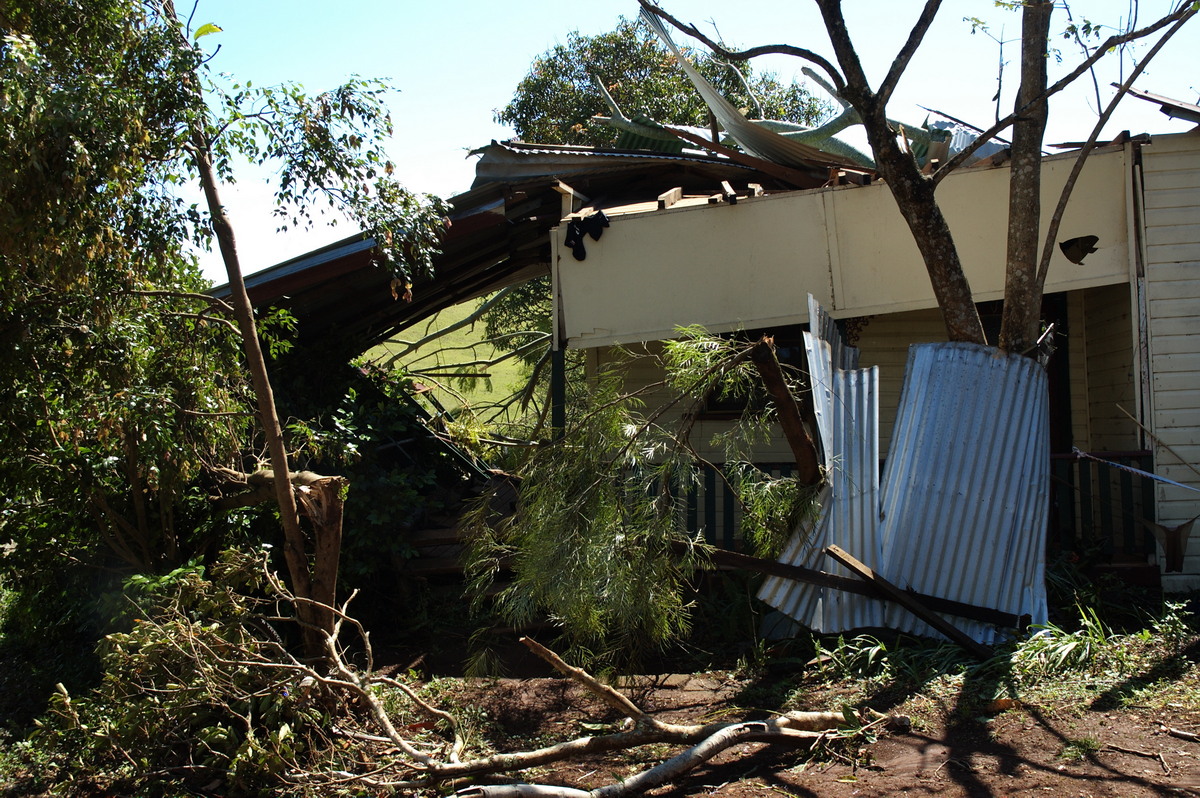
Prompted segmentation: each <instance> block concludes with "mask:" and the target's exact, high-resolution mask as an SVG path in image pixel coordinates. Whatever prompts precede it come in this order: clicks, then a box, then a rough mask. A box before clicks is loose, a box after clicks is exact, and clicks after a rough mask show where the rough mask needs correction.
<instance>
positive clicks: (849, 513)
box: [758, 297, 885, 632]
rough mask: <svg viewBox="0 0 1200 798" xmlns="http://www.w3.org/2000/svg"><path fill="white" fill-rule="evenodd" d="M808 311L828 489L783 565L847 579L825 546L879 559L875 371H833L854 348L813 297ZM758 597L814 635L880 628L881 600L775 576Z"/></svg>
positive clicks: (850, 359)
mask: <svg viewBox="0 0 1200 798" xmlns="http://www.w3.org/2000/svg"><path fill="white" fill-rule="evenodd" d="M809 306H810V314H809V320H810V321H809V327H810V328H812V329H813V330H814V331H816V332H815V333H811V332H810V333H805V334H804V344H805V350H806V352H807V355H808V363H809V380H810V384H811V386H812V394H813V410H814V413H815V415H816V417H817V434H818V438H819V439H820V442H821V451H822V460H823V462H822V465H824V467H825V470H826V473H827V485H826V488H825V491H824V493H823V495H822V498H821V513H820V515H819V516H818V519H817V521H816V524H815V526H814V527H813V528H811V529H808V528H805V529H801V530H798V531H797V533H796V534H795V535H794V536H793V537H792V540H791V542H790V543H789V544H788V548H787V550H786V551H785V552H784V554H783V556H782V557H781V560H782V561H783V562H787V563H792V564H795V565H803V566H805V567H807V568H814V569H818V570H823V571H829V572H830V573H837V574H840V575H843V576H851V574H850V572H849V571H848V570H846V569H844V568H843V567H842V566H840V565H837V564H835V563H833V562H832V561H831V560H829V558H828V557H826V556H825V554H824V549H825V547H826V546H829V545H831V544H833V545H837V546H841V547H842V548H843V549H846V550H847V551H850V552H856V555H855V556H857V557H859V559H862V560H864V561H865V562H867V563H868V564H872V565H873V564H876V563H878V562H880V559H881V554H882V538H881V537H880V534H879V435H878V428H879V369H878V367H875V366H872V367H871V368H867V369H844V368H838V367H835V365H834V363H835V360H836V361H837V362H840V363H842V364H847V365H848V364H851V363H857V361H858V350H857V349H854V348H853V347H847V346H845V345H844V343H843V342H842V340H841V335H840V333H838V330H837V327H836V325H835V324H834V323H833V320H832V319H831V318H830V317H829V316H828V314H826V313H825V311H824V309H822V308H821V307H820V306H819V305H817V303H816V302H815V301H814V300H813V299H812V297H809ZM830 339H832V340H830ZM835 353H836V354H835ZM758 596H759V598H761V599H762V600H763V601H765V602H767V603H768V604H770V605H772V606H774V607H776V608H778V609H779V610H781V611H782V612H784V613H785V614H786V615H788V616H790V617H791V618H793V619H795V620H797V621H800V622H801V623H803V624H805V625H806V626H808V627H809V628H811V629H814V630H816V631H819V632H836V631H840V630H843V629H854V628H858V627H863V626H879V625H880V624H881V623H882V621H883V617H884V611H885V607H884V605H883V603H882V602H880V601H877V600H875V599H870V598H867V597H866V596H861V595H858V594H856V593H844V592H842V591H838V590H822V589H818V588H815V587H813V586H812V585H807V584H803V583H800V582H795V581H792V580H790V579H781V578H779V577H768V578H767V579H766V580H765V581H764V582H763V585H762V588H761V589H760V590H759V594H758Z"/></svg>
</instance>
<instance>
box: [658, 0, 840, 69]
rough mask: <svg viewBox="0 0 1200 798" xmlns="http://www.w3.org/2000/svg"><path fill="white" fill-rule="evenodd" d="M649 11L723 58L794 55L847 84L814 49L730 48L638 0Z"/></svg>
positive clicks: (738, 59) (736, 59) (787, 47)
mask: <svg viewBox="0 0 1200 798" xmlns="http://www.w3.org/2000/svg"><path fill="white" fill-rule="evenodd" d="M638 2H639V3H641V6H642V8H644V9H645V10H646V11H647V12H648V13H650V14H654V15H655V16H657V17H661V18H662V19H664V20H666V21H667V22H668V23H670V24H671V25H673V26H674V27H675V28H676V29H678V30H679V31H681V32H683V33H686V34H687V35H688V36H691V37H692V38H694V39H696V40H697V41H699V42H701V43H703V44H704V46H705V47H707V48H708V49H710V50H712V51H713V52H714V53H716V54H717V55H719V56H720V57H721V58H727V59H729V60H730V61H748V60H750V59H751V58H755V57H757V56H760V55H792V56H795V57H797V58H803V59H804V60H805V61H808V62H810V63H813V64H816V65H817V66H819V67H820V68H821V69H823V70H824V71H825V74H827V75H828V76H829V79H830V80H831V81H832V82H833V85H834V86H835V87H837V89H838V90H839V91H840V90H841V89H842V87H843V86H845V83H846V81H845V80H844V79H843V78H842V76H841V75H840V74H839V73H838V71H837V70H836V69H835V68H834V66H833V64H831V63H829V61H827V60H826V59H824V58H822V57H821V56H819V55H817V54H816V53H814V52H813V51H812V50H806V49H805V48H803V47H795V46H793V45H790V44H766V45H762V46H760V47H751V48H750V49H749V50H728V49H726V48H725V47H723V46H722V45H721V44H719V43H717V42H715V41H713V40H712V39H711V38H709V37H708V36H705V35H704V34H703V33H701V32H700V30H699V29H698V28H697V27H696V26H695V25H687V24H685V23H683V22H680V21H679V20H678V19H676V18H675V17H673V16H671V15H670V14H668V13H667V12H666V11H663V10H662V9H661V8H659V7H658V6H656V5H654V4H653V3H652V2H650V0H638Z"/></svg>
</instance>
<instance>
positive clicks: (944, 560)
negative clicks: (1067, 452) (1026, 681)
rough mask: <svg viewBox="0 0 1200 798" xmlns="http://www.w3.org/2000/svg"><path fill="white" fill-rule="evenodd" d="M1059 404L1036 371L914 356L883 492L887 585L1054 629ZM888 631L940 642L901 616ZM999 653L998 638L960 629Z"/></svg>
mask: <svg viewBox="0 0 1200 798" xmlns="http://www.w3.org/2000/svg"><path fill="white" fill-rule="evenodd" d="M1047 397H1048V393H1047V388H1046V374H1045V371H1044V370H1043V369H1042V368H1041V366H1039V365H1038V364H1037V363H1036V362H1035V361H1033V360H1030V359H1029V358H1023V357H1020V356H1017V355H1005V354H1003V353H1000V352H999V351H998V350H996V349H994V348H991V347H983V346H977V345H974V344H964V343H948V344H921V345H914V346H913V347H911V348H910V349H909V360H908V367H907V370H906V373H905V378H904V388H903V392H902V394H901V398H900V408H899V411H898V413H897V417H896V424H895V427H894V430H893V433H892V441H891V445H890V452H891V455H890V456H889V457H888V461H887V465H886V469H885V473H884V478H883V491H882V505H881V511H882V516H883V521H882V530H881V532H882V540H883V564H882V566H881V567H880V569H879V570H880V573H881V574H882V575H884V576H885V577H886V578H888V579H889V580H891V581H893V582H895V583H896V584H899V585H900V586H901V587H911V588H913V589H914V590H917V591H919V592H922V593H927V594H930V595H935V596H941V597H943V598H949V599H955V600H957V601H963V602H966V603H968V604H973V605H976V606H980V607H991V608H994V609H999V610H1004V611H1007V612H1011V613H1015V614H1017V615H1022V614H1029V615H1031V616H1032V617H1033V621H1034V623H1044V622H1045V619H1046V595H1045V583H1044V579H1043V577H1044V568H1045V560H1044V550H1045V531H1046V512H1047V503H1048V489H1049V434H1048V398H1047ZM886 620H887V625H888V626H889V627H892V628H896V629H900V630H902V631H911V632H914V633H920V634H933V632H932V630H931V629H930V628H929V627H928V626H927V625H926V624H924V623H923V622H921V621H919V620H917V619H916V618H915V617H914V616H912V615H910V614H909V613H908V612H906V611H905V610H903V609H901V608H899V607H894V606H893V607H889V608H888V612H887V618H886ZM953 620H954V622H955V623H956V624H957V625H959V626H960V628H962V629H963V631H965V632H966V633H967V634H969V635H971V636H972V637H974V638H975V639H977V640H980V641H981V642H993V641H994V640H995V639H996V637H997V633H996V630H994V629H992V628H991V627H988V626H986V625H985V624H980V623H969V622H966V621H963V620H962V619H953Z"/></svg>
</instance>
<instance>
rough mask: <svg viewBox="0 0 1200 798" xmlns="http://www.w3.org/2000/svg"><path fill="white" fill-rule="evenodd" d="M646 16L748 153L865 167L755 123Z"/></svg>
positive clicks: (798, 163)
mask: <svg viewBox="0 0 1200 798" xmlns="http://www.w3.org/2000/svg"><path fill="white" fill-rule="evenodd" d="M642 19H644V20H645V21H646V23H647V24H648V25H649V26H650V27H651V29H653V30H654V32H655V33H657V34H658V37H659V38H660V39H662V40H663V43H664V44H666V45H667V47H668V48H670V50H671V52H672V53H674V54H675V58H676V60H677V62H678V63H679V66H681V67H682V68H683V71H684V72H686V73H687V76H688V79H689V80H691V81H692V85H693V86H695V87H696V91H698V92H700V96H701V97H703V98H704V102H705V103H706V104H707V105H708V107H709V109H711V110H712V112H713V116H715V117H716V118H717V121H718V122H719V123H720V124H721V127H722V128H724V129H725V132H726V133H728V134H729V135H730V136H732V137H733V140H734V141H736V142H737V143H738V144H739V145H740V146H741V148H742V149H743V150H745V151H746V152H747V153H749V154H750V155H753V156H755V157H757V158H762V159H763V160H767V161H771V162H773V163H777V164H783V165H784V166H792V167H807V166H812V165H814V164H827V165H830V166H849V167H853V168H861V165H860V164H858V163H857V162H855V161H852V160H850V159H848V158H840V157H838V156H836V155H831V154H830V153H827V152H823V151H821V150H819V149H817V148H816V147H810V146H809V145H807V144H804V143H802V142H799V141H793V140H792V139H789V138H787V137H785V136H781V135H779V134H778V133H774V132H772V131H770V130H768V129H766V128H764V127H760V126H759V125H756V124H754V123H753V122H751V121H750V120H749V119H747V118H746V117H745V116H743V115H742V113H741V111H739V110H738V109H736V108H734V107H733V105H732V104H730V102H729V101H728V100H726V99H725V98H724V97H722V96H721V93H720V92H719V91H717V90H716V88H715V87H714V86H713V85H712V84H711V83H709V82H708V81H707V80H705V79H704V76H703V75H701V74H700V72H699V71H698V70H697V69H696V68H695V67H694V66H692V65H691V63H690V62H689V61H688V60H687V58H685V57H684V55H683V53H682V52H680V50H679V47H678V46H676V44H675V42H674V41H673V40H672V39H671V34H669V33H668V32H667V28H666V26H665V25H663V22H662V20H660V19H659V18H658V17H657V16H656V15H654V14H652V13H650V12H649V11H647V10H646V9H642Z"/></svg>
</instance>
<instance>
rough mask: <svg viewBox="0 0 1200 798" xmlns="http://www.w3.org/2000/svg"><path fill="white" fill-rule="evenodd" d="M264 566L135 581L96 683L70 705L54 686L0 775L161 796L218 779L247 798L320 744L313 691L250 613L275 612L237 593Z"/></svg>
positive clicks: (319, 708) (238, 565)
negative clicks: (123, 627)
mask: <svg viewBox="0 0 1200 798" xmlns="http://www.w3.org/2000/svg"><path fill="white" fill-rule="evenodd" d="M261 565H262V563H261V561H260V559H259V558H256V557H253V556H246V555H235V554H232V553H231V554H229V555H228V556H226V557H225V558H224V559H223V560H222V561H221V562H220V563H219V564H217V565H216V566H214V568H213V569H212V579H211V580H210V579H209V578H207V577H206V575H205V573H204V569H203V568H200V567H198V566H188V567H184V568H180V569H177V570H175V571H172V572H170V573H169V574H166V575H164V576H162V577H158V578H146V577H138V578H135V579H134V580H131V582H130V583H129V585H128V589H129V595H130V596H131V599H132V597H136V604H135V605H131V607H132V609H131V613H130V614H131V615H133V616H134V617H133V618H132V623H131V628H129V630H128V631H125V632H118V633H114V634H111V635H109V636H108V637H107V638H106V639H105V640H104V642H103V644H102V646H101V649H100V652H101V653H100V656H101V662H102V665H103V668H104V678H103V679H102V681H101V682H100V684H99V685H98V686H97V687H96V688H95V689H94V690H93V691H91V692H89V693H86V694H83V695H80V696H77V697H76V696H72V695H71V694H70V693H69V692H68V691H67V690H66V689H65V688H63V687H62V686H61V685H60V686H59V688H58V689H57V690H56V691H55V693H54V695H53V696H52V698H51V702H50V710H49V713H48V715H47V716H46V717H45V718H44V720H43V721H42V722H41V723H40V724H39V728H38V729H37V730H36V731H35V733H34V734H33V735H32V736H31V737H30V738H29V740H28V741H26V742H23V743H20V744H19V745H18V746H17V751H16V756H14V757H12V759H14V760H15V761H10V763H9V764H8V767H9V768H10V769H11V770H15V771H16V773H15V774H14V773H11V772H10V774H9V775H10V776H13V775H17V776H18V777H22V776H23V781H24V782H25V786H26V787H27V788H30V789H38V790H43V789H47V788H52V789H53V788H54V785H58V786H59V788H61V787H62V786H65V785H67V784H70V785H71V789H73V790H80V789H85V788H90V789H93V790H96V791H99V792H109V793H113V792H127V791H130V790H135V791H137V792H138V794H144V795H169V794H175V793H176V792H177V791H178V790H180V789H189V788H190V789H197V788H200V787H202V786H203V785H206V784H208V785H213V784H218V785H220V786H221V791H222V793H224V794H230V795H252V794H259V793H260V791H261V790H262V789H263V788H264V787H265V786H267V785H274V784H278V783H279V782H280V780H281V778H282V774H283V773H284V771H285V770H287V769H288V768H291V767H295V765H296V763H297V761H303V759H304V757H306V756H308V755H310V754H311V752H312V751H313V750H314V749H321V748H328V747H329V741H328V738H327V736H326V735H327V730H326V727H327V724H328V720H329V719H328V715H327V709H326V707H325V706H324V703H323V698H322V695H321V691H320V690H319V689H317V688H314V687H309V686H306V685H305V684H303V683H302V680H301V677H300V676H298V674H297V673H296V672H295V671H294V670H285V669H280V668H274V667H271V665H270V663H272V662H276V661H278V662H288V661H289V660H288V657H287V654H286V652H285V651H284V650H283V648H282V646H281V645H280V643H279V642H278V635H276V634H274V633H273V632H271V630H270V629H269V628H268V627H267V626H266V625H265V621H264V620H263V619H262V617H260V615H259V610H260V605H262V607H261V609H264V610H269V608H270V607H271V605H270V604H263V603H262V601H261V600H256V599H251V598H249V597H248V596H247V594H246V591H258V590H262V589H263V588H264V587H266V585H265V584H264V582H263V579H262V569H261ZM271 614H273V613H271ZM151 774H153V775H151ZM207 789H209V790H211V789H213V787H212V786H209V787H208V788H207ZM55 792H56V793H57V789H55Z"/></svg>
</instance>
